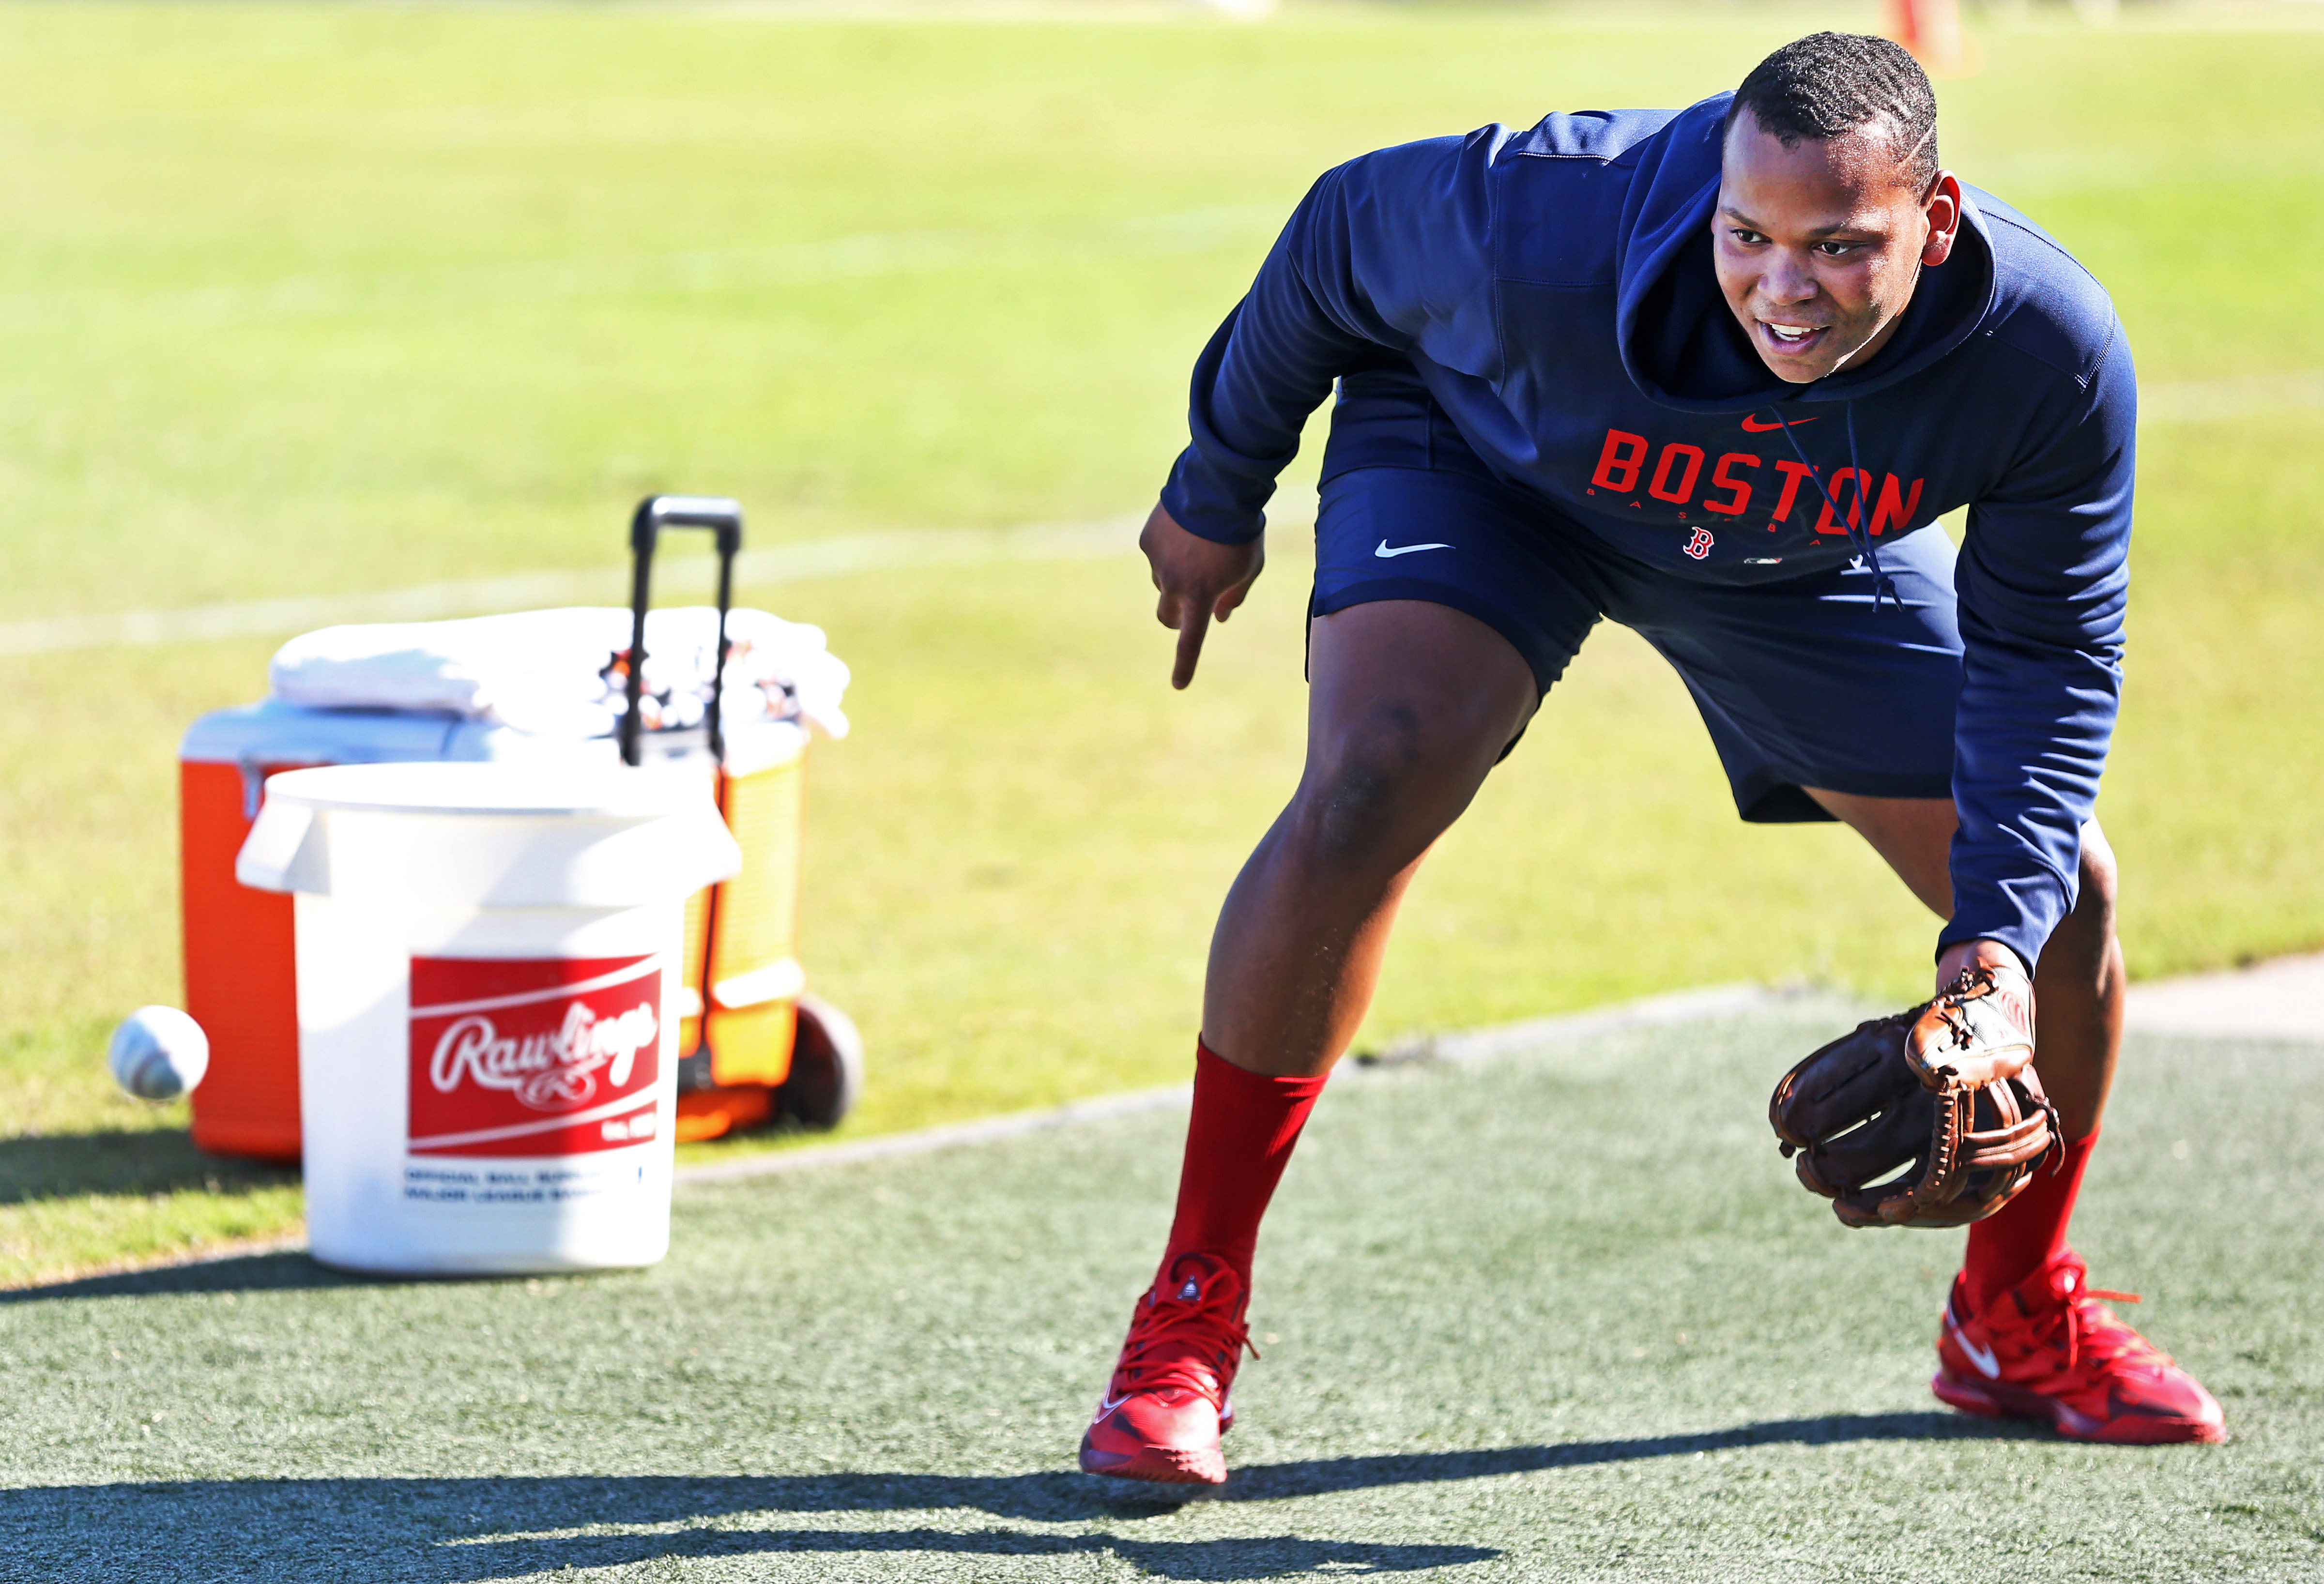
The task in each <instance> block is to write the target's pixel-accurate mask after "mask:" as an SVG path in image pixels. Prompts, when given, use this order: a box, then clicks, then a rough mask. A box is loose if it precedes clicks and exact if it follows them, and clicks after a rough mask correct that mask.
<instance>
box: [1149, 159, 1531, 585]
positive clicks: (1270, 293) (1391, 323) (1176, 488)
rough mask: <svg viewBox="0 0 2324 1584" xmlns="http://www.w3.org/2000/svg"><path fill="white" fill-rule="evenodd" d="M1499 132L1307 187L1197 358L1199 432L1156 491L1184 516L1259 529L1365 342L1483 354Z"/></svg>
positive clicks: (1488, 340)
mask: <svg viewBox="0 0 2324 1584" xmlns="http://www.w3.org/2000/svg"><path fill="white" fill-rule="evenodd" d="M1506 135H1507V134H1505V133H1504V132H1503V131H1502V129H1500V128H1498V127H1488V128H1486V129H1484V130H1483V131H1481V132H1479V133H1473V134H1470V135H1469V136H1468V137H1466V138H1458V137H1452V138H1433V139H1430V140H1429V141H1427V142H1425V143H1406V144H1404V145H1402V146H1400V147H1397V148H1392V149H1382V150H1380V151H1379V152H1377V153H1372V154H1366V155H1364V156H1363V157H1362V158H1360V159H1357V160H1352V161H1349V162H1348V163H1347V164H1345V165H1342V166H1340V167H1339V168H1338V169H1336V170H1329V171H1326V172H1325V173H1324V174H1323V178H1322V179H1321V180H1318V181H1317V182H1316V183H1315V185H1314V187H1313V188H1312V189H1309V191H1308V193H1307V196H1306V198H1304V199H1303V200H1301V202H1300V205H1299V207H1298V208H1297V209H1296V211H1294V212H1293V214H1292V216H1291V220H1290V223H1289V224H1288V225H1286V226H1285V227H1284V229H1283V234H1282V235H1281V236H1279V237H1277V239H1276V244H1275V246H1274V248H1273V250H1272V251H1271V252H1269V253H1268V255H1267V262H1265V263H1264V264H1262V265H1260V266H1259V278H1258V279H1257V280H1256V281H1253V282H1252V283H1251V288H1250V292H1249V293H1248V294H1247V295H1246V296H1245V297H1244V298H1243V299H1242V301H1240V303H1238V304H1236V305H1235V309H1234V311H1233V312H1232V313H1231V314H1229V315H1228V316H1227V318H1226V322H1225V323H1224V324H1222V325H1221V326H1220V327H1219V328H1218V333H1217V334H1216V335H1214V336H1212V337H1211V340H1210V345H1207V346H1205V347H1203V355H1202V356H1201V357H1200V358H1199V359H1198V360H1197V361H1196V362H1195V364H1194V391H1193V396H1192V400H1191V402H1190V403H1189V406H1188V410H1187V427H1188V428H1190V429H1191V430H1192V431H1193V436H1194V443H1193V444H1192V445H1190V446H1188V447H1186V449H1185V451H1184V452H1183V453H1181V454H1180V456H1179V457H1178V460H1177V463H1176V465H1175V466H1173V467H1172V468H1171V470H1170V478H1169V482H1168V483H1167V484H1165V485H1164V487H1163V491H1162V505H1163V507H1164V509H1165V510H1167V511H1168V512H1169V513H1170V515H1171V516H1172V517H1173V518H1174V519H1176V520H1177V521H1178V523H1179V524H1180V525H1181V526H1182V527H1184V528H1185V529H1186V530H1188V531H1190V532H1192V533H1195V534H1199V535H1201V536H1202V537H1203V538H1204V539H1215V540H1218V541H1219V542H1221V543H1222V544H1243V543H1247V542H1249V541H1250V540H1251V539H1257V538H1258V537H1259V534H1260V533H1261V532H1262V531H1263V530H1264V529H1265V527H1266V518H1265V516H1264V514H1263V513H1262V511H1261V508H1262V507H1264V506H1265V505H1266V504H1267V502H1268V497H1269V496H1271V495H1273V494H1274V493H1275V478H1276V474H1278V473H1280V472H1282V471H1283V469H1284V468H1285V467H1286V466H1288V465H1290V462H1291V459H1292V458H1293V457H1294V456H1296V455H1297V454H1298V450H1299V435H1300V431H1301V429H1302V428H1305V425H1306V421H1307V415H1308V414H1309V413H1311V412H1313V411H1314V410H1315V409H1316V408H1317V407H1318V406H1319V405H1321V404H1322V402H1323V399H1324V398H1325V397H1326V396H1328V395H1330V394H1331V391H1332V383H1333V381H1334V380H1336V379H1338V378H1339V377H1340V375H1342V374H1343V373H1349V372H1351V371H1352V370H1354V369H1356V368H1359V367H1361V366H1363V365H1364V364H1366V363H1367V362H1368V361H1369V358H1370V357H1371V356H1372V355H1373V353H1374V349H1377V348H1383V347H1384V348H1387V349H1388V350H1389V351H1392V352H1396V353H1400V354H1406V355H1409V354H1411V353H1413V352H1415V351H1417V350H1423V349H1425V350H1427V351H1428V352H1430V353H1432V354H1436V355H1439V361H1443V362H1448V363H1452V364H1456V365H1458V364H1478V363H1480V362H1486V361H1489V359H1490V358H1491V355H1492V348H1493V347H1494V345H1496V343H1495V339H1494V336H1493V335H1492V329H1491V325H1490V318H1491V311H1492V310H1491V300H1492V294H1491V292H1490V291H1489V290H1487V287H1488V286H1489V283H1490V278H1491V266H1490V262H1489V256H1488V249H1489V216H1488V211H1489V198H1488V196H1487V193H1486V189H1485V182H1484V170H1485V167H1486V166H1487V165H1488V164H1489V162H1490V160H1491V157H1492V152H1493V151H1494V150H1495V149H1496V148H1497V147H1498V146H1499V143H1500V142H1501V141H1503V139H1504V138H1505V137H1506ZM1472 372H1482V371H1481V370H1477V371H1472Z"/></svg>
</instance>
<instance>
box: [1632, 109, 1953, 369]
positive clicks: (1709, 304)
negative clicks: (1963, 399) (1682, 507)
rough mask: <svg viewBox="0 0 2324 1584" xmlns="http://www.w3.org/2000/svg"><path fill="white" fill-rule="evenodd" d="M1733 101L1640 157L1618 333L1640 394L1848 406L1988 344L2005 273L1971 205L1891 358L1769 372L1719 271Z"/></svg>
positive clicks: (1682, 126) (1685, 122)
mask: <svg viewBox="0 0 2324 1584" xmlns="http://www.w3.org/2000/svg"><path fill="white" fill-rule="evenodd" d="M1733 97H1734V96H1733V95H1731V94H1720V95H1717V96H1715V97H1711V98H1708V99H1705V100H1703V101H1702V102H1701V104H1698V105H1694V106H1690V107H1689V108H1687V109H1685V110H1683V111H1681V112H1680V113H1679V114H1678V115H1675V116H1674V117H1673V118H1672V119H1671V120H1670V122H1669V123H1668V124H1666V125H1665V126H1664V127H1663V128H1662V129H1661V131H1659V132H1658V133H1656V134H1655V135H1654V136H1652V137H1649V138H1647V139H1645V140H1644V141H1643V142H1641V143H1639V144H1637V146H1636V149H1635V151H1634V152H1635V158H1636V165H1635V168H1634V171H1633V175H1632V179H1631V181H1630V184H1629V190H1628V196H1627V198H1626V199H1625V202H1624V204H1623V207H1622V216H1621V224H1620V228H1619V231H1618V235H1617V238H1616V242H1615V270H1616V280H1617V291H1616V306H1615V327H1616V336H1617V337H1618V341H1619V344H1620V347H1621V356H1622V367H1623V370H1624V372H1625V373H1628V375H1629V377H1630V380H1631V382H1632V383H1634V384H1635V385H1637V388H1638V391H1639V393H1640V394H1642V395H1644V396H1646V398H1647V399H1648V400H1649V401H1654V402H1655V403H1656V404H1657V405H1660V406H1663V407H1667V408H1672V409H1674V410H1678V411H1681V412H1693V413H1727V412H1749V411H1752V410H1757V409H1763V408H1766V407H1768V406H1770V405H1774V404H1776V403H1784V402H1794V401H1804V402H1817V401H1852V400H1854V399H1855V398H1857V397H1859V396H1867V395H1869V394H1871V393H1872V392H1874V391H1880V390H1883V389H1886V387H1888V386H1890V385H1893V384H1895V383H1896V382H1899V381H1902V380H1906V379H1910V378H1911V377H1912V376H1913V375H1914V374H1915V373H1919V372H1921V371H1922V370H1923V369H1925V368H1927V367H1928V366H1929V365H1930V364H1933V363H1935V362H1936V361H1937V360H1939V359H1940V358H1941V357H1943V356H1944V355H1946V354H1947V353H1949V352H1950V351H1952V350H1953V349H1954V348H1955V347H1957V346H1959V345H1960V344H1961V343H1962V342H1963V341H1966V340H1967V339H1968V338H1969V336H1973V335H1975V334H1976V333H1977V331H1978V327H1979V326H1980V325H1982V324H1983V323H1984V322H1985V320H1986V318H1987V315H1988V314H1990V313H1991V312H1992V310H1993V304H1994V280H1995V274H1994V262H1993V245H1992V242H1991V239H1990V238H1989V236H1988V235H1987V229H1986V221H1985V217H1984V216H1983V215H1982V214H1980V213H1979V212H1978V207H1977V206H1976V204H1975V202H1974V201H1973V200H1970V201H1967V202H1965V203H1964V205H1963V215H1962V225H1961V229H1960V239H1959V240H1958V242H1957V243H1956V244H1955V245H1954V247H1953V251H1952V255H1951V257H1950V258H1948V259H1947V260H1946V261H1945V262H1944V263H1942V264H1941V265H1939V266H1937V267H1936V268H1934V269H1924V270H1923V271H1922V272H1921V279H1920V281H1919V282H1918V283H1917V284H1916V286H1915V287H1914V292H1913V299H1912V301H1911V303H1910V304H1909V305H1908V306H1907V307H1906V309H1905V310H1904V322H1903V324H1902V325H1901V326H1900V327H1898V329H1897V331H1896V334H1895V336H1894V337H1893V338H1892V339H1891V340H1890V341H1889V343H1888V345H1886V346H1885V347H1883V348H1881V350H1880V353H1879V355H1877V357H1875V358H1873V359H1872V360H1871V361H1870V362H1869V363H1867V364H1865V365H1864V366H1863V367H1861V368H1842V369H1840V371H1839V372H1838V373H1832V374H1830V375H1827V376H1826V377H1825V378H1823V379H1821V380H1817V381H1815V382H1812V383H1811V384H1805V385H1801V384H1794V383H1793V382H1790V381H1788V380H1784V379H1782V378H1780V377H1779V376H1777V375H1776V373H1775V371H1774V370H1772V369H1770V368H1768V366H1767V365H1766V363H1765V362H1763V361H1762V360H1761V359H1760V357H1759V355H1758V354H1757V352H1755V351H1754V350H1753V349H1752V346H1751V343H1750V340H1749V338H1748V336H1746V335H1745V333H1744V330H1743V327H1742V326H1740V325H1738V324H1737V323H1736V321H1735V315H1734V312H1733V310H1732V309H1729V307H1728V305H1727V299H1726V298H1725V297H1724V296H1723V295H1722V294H1721V293H1720V290H1719V280H1718V276H1717V274H1716V272H1714V270H1713V269H1712V265H1711V215H1712V212H1713V211H1714V210H1715V209H1716V208H1717V207H1718V200H1719V181H1720V170H1719V165H1720V127H1721V124H1723V122H1724V121H1725V118H1726V115H1727V106H1728V103H1729V100H1730V99H1732V98H1733Z"/></svg>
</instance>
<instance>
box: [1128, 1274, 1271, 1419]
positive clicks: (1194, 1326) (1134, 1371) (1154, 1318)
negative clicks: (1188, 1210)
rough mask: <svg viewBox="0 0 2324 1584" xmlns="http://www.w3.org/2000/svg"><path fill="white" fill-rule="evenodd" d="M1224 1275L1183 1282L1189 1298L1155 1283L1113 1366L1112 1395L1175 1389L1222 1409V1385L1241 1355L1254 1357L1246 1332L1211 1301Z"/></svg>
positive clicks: (1179, 1290) (1217, 1301) (1224, 1390)
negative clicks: (1181, 1389)
mask: <svg viewBox="0 0 2324 1584" xmlns="http://www.w3.org/2000/svg"><path fill="white" fill-rule="evenodd" d="M1226 1274H1227V1273H1226V1272H1224V1271H1222V1270H1221V1271H1213V1272H1212V1273H1211V1275H1210V1276H1209V1278H1208V1279H1207V1280H1202V1279H1194V1280H1189V1281H1188V1282H1187V1283H1186V1284H1185V1285H1186V1286H1191V1287H1193V1288H1194V1295H1193V1296H1192V1297H1188V1296H1186V1295H1185V1287H1174V1288H1169V1289H1168V1290H1167V1291H1166V1290H1165V1288H1166V1286H1167V1278H1166V1281H1165V1282H1157V1284H1155V1290H1154V1291H1153V1292H1151V1293H1149V1294H1148V1295H1147V1297H1146V1299H1145V1300H1144V1301H1143V1302H1141V1303H1139V1306H1138V1315H1137V1318H1136V1319H1134V1320H1133V1321H1132V1322H1130V1336H1129V1339H1128V1340H1126V1341H1124V1342H1123V1343H1122V1345H1121V1360H1120V1363H1118V1364H1116V1365H1115V1366H1114V1373H1113V1378H1114V1380H1115V1381H1116V1382H1117V1383H1118V1385H1117V1386H1116V1388H1115V1395H1122V1394H1123V1393H1126V1392H1130V1391H1140V1392H1150V1391H1157V1390H1160V1389H1162V1388H1164V1387H1166V1386H1181V1387H1184V1388H1185V1390H1187V1391H1191V1392H1193V1393H1194V1394H1196V1395H1199V1396H1203V1397H1206V1398H1208V1399H1209V1400H1210V1403H1211V1405H1212V1406H1213V1407H1214V1408H1216V1407H1223V1406H1224V1405H1225V1401H1226V1393H1227V1386H1228V1383H1229V1381H1230V1380H1231V1377H1233V1375H1234V1371H1235V1366H1236V1365H1238V1364H1239V1363H1240V1362H1241V1359H1242V1355H1243V1354H1244V1353H1245V1352H1246V1351H1248V1352H1249V1353H1250V1356H1251V1357H1252V1358H1258V1357H1259V1349H1258V1348H1256V1347H1254V1346H1253V1345H1252V1343H1251V1340H1250V1326H1249V1325H1248V1324H1246V1323H1245V1322H1241V1321H1239V1320H1236V1319H1235V1318H1233V1316H1232V1315H1231V1314H1230V1313H1229V1312H1228V1311H1227V1303H1226V1302H1225V1301H1224V1300H1222V1299H1218V1298H1213V1296H1212V1290H1213V1288H1214V1287H1215V1286H1217V1285H1218V1284H1219V1282H1220V1280H1221V1278H1222V1277H1223V1276H1225V1275H1226Z"/></svg>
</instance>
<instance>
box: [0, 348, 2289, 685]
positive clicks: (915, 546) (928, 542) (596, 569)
mask: <svg viewBox="0 0 2324 1584" xmlns="http://www.w3.org/2000/svg"><path fill="white" fill-rule="evenodd" d="M2319 409H2324V369H2319V370H2310V371H2307V372H2304V373H2281V374H2257V375H2252V376H2249V377H2246V378H2238V379H2231V380H2190V381H2175V382H2169V381H2166V382H2157V383H2154V384H2151V385H2149V386H2147V387H2146V388H2145V389H2144V391H2142V392H2141V394H2140V415H2139V416H2140V421H2141V422H2142V423H2144V424H2146V425H2150V426H2159V425H2174V424H2190V423H2220V422H2227V421H2232V420H2235V419H2248V418H2259V417H2266V416H2269V415H2272V414H2280V413H2293V412H2306V411H2312V410H2319ZM1303 494H1304V492H1297V491H1293V490H1286V491H1284V492H1283V493H1282V494H1280V495H1278V496H1277V503H1276V512H1275V514H1276V515H1277V517H1279V518H1280V519H1281V520H1284V521H1289V520H1290V519H1291V516H1292V514H1293V512H1294V511H1296V505H1295V504H1294V502H1296V499H1298V498H1299V497H1300V496H1301V495H1303ZM1286 507H1288V508H1290V510H1286ZM1138 525H1139V519H1137V518H1134V517H1120V518H1110V519H1107V520H1103V521H1098V522H1051V523H1028V524H1024V525H1021V526H1019V527H1014V528H999V529H893V530H885V531H881V532H875V533H861V534H846V535H843V536H840V537H837V538H834V539H810V540H807V541H806V542H805V543H801V544H796V545H778V546H773V547H770V548H765V549H759V550H746V551H744V552H743V553H742V557H741V558H740V560H739V561H738V562H737V564H736V567H735V573H736V576H737V578H738V579H739V580H740V581H741V582H742V583H746V584H775V583H797V582H802V581H805V580H807V579H808V578H816V577H844V576H852V575H853V574H856V573H862V572H881V571H890V570H897V569H902V568H908V567H915V566H982V565H989V564H992V563H999V562H1009V561H1049V560H1065V559H1072V558H1075V557H1086V556H1102V555H1108V554H1111V553H1113V552H1115V551H1120V550H1127V549H1129V548H1130V546H1131V545H1132V544H1133V543H1134V542H1135V539H1136V536H1137V530H1138ZM625 577H626V572H625V570H624V569H623V568H622V567H619V566H592V567H586V568H578V569H568V570H564V571H553V572H520V573H513V574H510V575H508V576H500V577H480V578H470V579H466V580H463V581H460V582H455V583H430V584H422V585H419V586H418V587H415V588H401V589H385V590H380V591H376V592H373V593H365V594H292V595H286V596H283V597H281V598H277V599H269V600H242V601H234V602H230V603H220V604H212V605H188V606H183V607H180V608H179V609H176V610H160V611H121V612H107V613H103V614H94V615H87V616H55V617H49V618H45V619H41V620H34V621H26V622H0V656H7V655H41V654H59V653H64V652H69V651H71V650H77V649H113V648H129V647H137V646H143V645H151V644H160V643H189V642H199V641H202V640H210V639H221V638H254V637H263V636H266V635H269V634H273V633H282V634H286V635H287V634H290V633H294V632H302V631H308V630H309V629H311V628H316V627H329V626H334V625H336V624H337V623H339V622H426V621H431V620H434V619H436V618H438V617H443V616H457V615H465V614H470V613H475V612H486V611H496V610H515V609H520V608H523V607H526V606H538V605H556V604H570V603H579V602H603V601H618V600H619V599H620V598H621V595H622V590H623V587H624V580H625Z"/></svg>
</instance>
